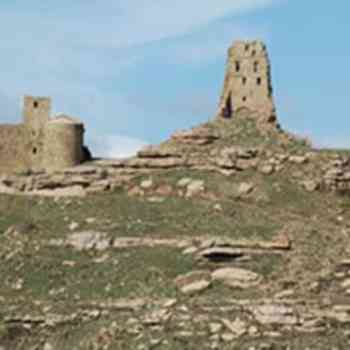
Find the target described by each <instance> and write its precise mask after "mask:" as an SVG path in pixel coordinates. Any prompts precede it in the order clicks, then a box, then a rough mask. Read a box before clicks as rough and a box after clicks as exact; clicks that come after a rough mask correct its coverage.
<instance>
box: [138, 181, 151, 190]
mask: <svg viewBox="0 0 350 350" xmlns="http://www.w3.org/2000/svg"><path fill="white" fill-rule="evenodd" d="M140 187H141V188H142V189H143V190H149V189H151V188H152V187H153V180H152V179H147V180H143V181H141V183H140Z"/></svg>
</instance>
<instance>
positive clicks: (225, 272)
mask: <svg viewBox="0 0 350 350" xmlns="http://www.w3.org/2000/svg"><path fill="white" fill-rule="evenodd" d="M211 277H212V279H213V280H215V281H220V282H222V283H224V284H225V285H227V286H230V287H238V288H249V287H253V286H256V285H258V284H259V283H260V282H261V280H262V278H261V276H260V275H258V274H257V273H255V272H252V271H249V270H245V269H241V268H236V267H224V268H220V269H218V270H215V271H214V272H213V273H212V275H211Z"/></svg>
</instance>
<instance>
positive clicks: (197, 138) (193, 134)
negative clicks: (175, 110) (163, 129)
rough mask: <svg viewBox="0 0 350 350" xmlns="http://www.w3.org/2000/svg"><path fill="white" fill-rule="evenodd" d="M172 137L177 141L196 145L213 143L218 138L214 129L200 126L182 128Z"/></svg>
mask: <svg viewBox="0 0 350 350" xmlns="http://www.w3.org/2000/svg"><path fill="white" fill-rule="evenodd" d="M171 138H172V139H173V140H175V141H177V142H182V143H187V144H194V145H207V144H210V143H213V142H214V141H215V140H217V139H218V135H216V134H215V133H214V132H213V131H212V130H210V129H208V128H206V127H204V126H200V127H197V128H193V129H191V130H180V131H177V132H176V133H174V134H173V135H172V136H171Z"/></svg>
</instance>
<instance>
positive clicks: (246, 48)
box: [245, 44, 249, 52]
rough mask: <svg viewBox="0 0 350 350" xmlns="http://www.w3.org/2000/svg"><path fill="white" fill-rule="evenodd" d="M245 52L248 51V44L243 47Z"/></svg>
mask: <svg viewBox="0 0 350 350" xmlns="http://www.w3.org/2000/svg"><path fill="white" fill-rule="evenodd" d="M245 51H246V52H247V51H249V45H248V44H246V46H245Z"/></svg>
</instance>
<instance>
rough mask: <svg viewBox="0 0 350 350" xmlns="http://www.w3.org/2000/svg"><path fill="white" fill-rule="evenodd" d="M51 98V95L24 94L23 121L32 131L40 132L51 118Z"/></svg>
mask: <svg viewBox="0 0 350 350" xmlns="http://www.w3.org/2000/svg"><path fill="white" fill-rule="evenodd" d="M50 115H51V99H50V98H49V97H33V96H24V99H23V122H24V124H25V125H27V126H28V127H30V129H32V131H33V132H34V133H35V132H39V130H40V129H42V128H44V127H45V125H46V123H47V122H48V121H49V120H50Z"/></svg>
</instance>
